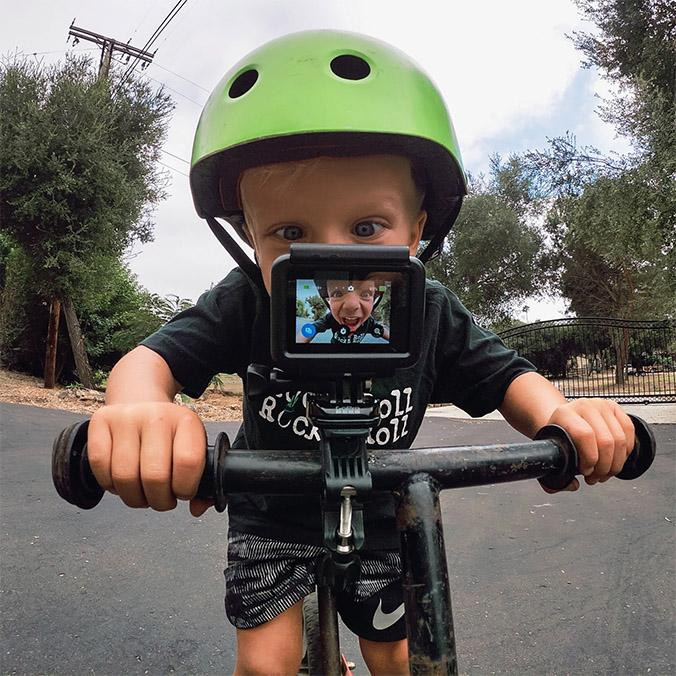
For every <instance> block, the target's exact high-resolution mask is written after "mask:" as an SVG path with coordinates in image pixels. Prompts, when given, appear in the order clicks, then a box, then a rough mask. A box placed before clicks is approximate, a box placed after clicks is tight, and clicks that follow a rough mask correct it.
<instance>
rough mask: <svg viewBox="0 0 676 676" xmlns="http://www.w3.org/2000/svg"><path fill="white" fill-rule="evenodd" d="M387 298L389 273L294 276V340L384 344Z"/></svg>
mask: <svg viewBox="0 0 676 676" xmlns="http://www.w3.org/2000/svg"><path fill="white" fill-rule="evenodd" d="M385 277H387V279H386V278H385ZM391 300H392V273H381V276H380V277H379V276H378V273H371V274H369V275H367V276H366V277H365V278H363V279H335V278H334V279H331V278H326V279H318V278H315V279H297V280H296V343H299V344H300V343H313V344H317V343H331V344H334V345H335V344H343V345H353V344H355V343H359V344H364V345H369V344H373V345H376V344H380V345H388V344H389V342H390V309H391Z"/></svg>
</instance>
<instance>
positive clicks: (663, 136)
mask: <svg viewBox="0 0 676 676" xmlns="http://www.w3.org/2000/svg"><path fill="white" fill-rule="evenodd" d="M577 4H578V6H579V7H580V9H581V10H582V13H583V14H584V15H585V17H586V18H587V19H589V20H591V21H592V22H593V23H595V24H596V26H597V28H598V29H599V30H598V31H596V32H594V33H589V34H587V33H576V34H575V35H574V41H575V44H576V46H577V47H578V48H579V49H580V50H582V51H583V52H584V54H585V55H586V57H587V61H586V63H585V64H584V65H586V66H596V67H597V68H598V69H599V70H600V71H601V74H602V75H603V76H604V77H605V78H607V79H608V80H610V81H612V82H614V83H615V84H616V85H617V90H616V93H615V94H613V96H612V97H611V98H610V99H609V100H607V101H605V103H604V105H603V107H602V108H601V111H600V112H601V116H602V117H603V118H604V119H605V120H607V121H609V122H612V123H613V124H615V125H616V128H617V130H618V132H619V133H620V134H621V135H623V136H625V137H627V138H629V139H630V140H631V142H632V144H633V147H634V151H633V152H632V153H630V154H628V155H626V156H618V155H616V154H615V155H611V156H603V155H601V153H599V151H598V150H596V149H594V148H591V147H578V146H577V143H576V140H575V138H574V137H573V136H571V135H570V134H566V135H564V136H561V137H558V138H555V139H551V140H550V141H549V145H548V148H546V149H545V150H536V151H531V152H528V153H526V154H525V156H524V170H525V172H526V174H527V175H528V176H529V177H530V179H531V181H532V184H533V185H534V186H536V187H537V189H538V190H539V192H540V195H541V196H542V197H543V198H549V199H550V209H549V212H548V214H547V219H546V225H547V231H548V235H549V240H550V243H551V246H550V249H549V251H548V253H547V254H546V255H545V256H543V261H545V262H546V263H547V266H548V268H549V270H550V278H551V280H552V281H553V286H554V287H555V288H556V289H558V291H559V292H560V293H561V294H562V295H564V296H565V297H567V298H568V299H569V300H570V303H571V308H572V309H573V310H574V311H575V312H576V313H577V314H578V315H597V316H608V315H609V316H614V317H626V318H636V319H638V318H650V317H654V316H666V317H672V316H674V314H675V313H676V182H675V181H674V176H675V175H676V153H674V151H673V149H674V147H676V125H675V124H674V119H675V116H676V107H675V105H674V100H675V99H674V96H675V93H676V92H675V78H674V76H675V74H676V50H675V49H674V39H675V38H676V19H675V17H676V14H675V13H674V12H673V6H672V5H671V3H668V2H666V1H665V0H651V1H650V2H647V1H646V0H577Z"/></svg>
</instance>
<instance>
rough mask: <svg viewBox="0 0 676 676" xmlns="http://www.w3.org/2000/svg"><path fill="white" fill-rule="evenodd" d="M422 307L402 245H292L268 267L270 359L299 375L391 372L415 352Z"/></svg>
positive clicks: (417, 267) (419, 267)
mask: <svg viewBox="0 0 676 676" xmlns="http://www.w3.org/2000/svg"><path fill="white" fill-rule="evenodd" d="M424 311H425V268H424V266H423V264H422V263H421V262H420V261H419V260H418V259H417V258H413V257H411V256H410V255H409V250H408V247H405V246H375V245H354V244H348V245H325V244H292V245H291V249H290V253H288V254H285V255H284V256H280V257H279V258H278V259H277V260H276V261H275V262H274V264H273V266H272V294H271V317H270V319H271V331H270V335H271V350H272V358H273V360H274V361H275V364H276V366H277V367H278V368H280V369H281V370H283V371H285V372H288V373H290V374H293V375H297V376H298V375H300V376H303V377H311V378H317V377H319V378H321V377H335V376H342V375H348V374H349V375H351V376H357V377H364V378H367V377H370V376H374V375H386V374H393V373H394V371H395V369H397V368H403V367H407V366H411V365H412V364H414V363H415V362H416V361H417V360H418V357H419V356H420V346H421V342H422V336H421V331H422V326H423V316H424Z"/></svg>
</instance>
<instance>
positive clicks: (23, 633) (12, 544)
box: [0, 404, 676, 675]
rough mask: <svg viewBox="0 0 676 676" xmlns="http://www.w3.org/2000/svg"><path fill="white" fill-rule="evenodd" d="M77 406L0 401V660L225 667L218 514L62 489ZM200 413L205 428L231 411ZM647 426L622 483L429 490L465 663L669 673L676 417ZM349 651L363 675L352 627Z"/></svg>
mask: <svg viewBox="0 0 676 676" xmlns="http://www.w3.org/2000/svg"><path fill="white" fill-rule="evenodd" d="M647 408H649V407H646V409H647ZM642 417H647V416H645V415H644V416H642ZM78 419H81V417H80V416H77V415H75V414H72V413H67V412H63V411H56V410H49V409H39V408H34V407H30V406H20V405H13V404H0V524H1V527H2V531H1V532H2V545H1V549H0V574H1V575H0V611H1V615H2V618H1V620H0V622H1V624H0V626H1V627H2V637H1V638H2V648H1V652H0V654H1V658H0V671H1V672H2V674H44V673H49V674H84V673H96V674H122V673H124V674H167V673H185V674H188V673H190V674H212V673H213V674H216V673H224V672H225V673H228V672H231V671H232V668H233V666H234V654H235V644H234V635H235V632H234V630H233V628H232V627H231V626H230V625H229V624H228V623H227V621H226V620H225V618H224V613H223V601H222V598H223V576H222V569H223V567H224V562H225V539H226V533H227V516H226V515H220V514H216V513H215V512H214V511H213V510H210V511H209V512H208V513H207V514H205V515H204V516H203V517H201V518H199V519H194V518H192V517H190V515H189V513H188V510H187V507H186V505H185V504H181V505H180V506H179V508H178V509H176V510H174V511H172V512H166V513H157V512H153V511H151V510H132V509H129V508H127V507H125V506H124V505H123V504H122V503H121V502H120V501H119V500H118V499H117V498H115V497H114V496H112V495H106V496H105V497H104V499H103V501H102V502H101V504H100V505H99V506H97V507H96V508H95V509H93V510H91V511H84V510H81V509H78V508H76V507H73V506H71V505H68V504H66V503H65V502H63V501H61V500H60V499H59V498H58V496H57V495H56V493H55V491H54V489H53V487H52V484H51V467H50V456H51V445H52V441H53V439H54V437H55V436H56V434H57V433H58V432H59V431H60V430H61V429H62V428H63V427H65V426H66V425H68V424H70V423H71V422H74V421H75V420H78ZM207 427H208V431H209V435H210V438H211V439H212V440H213V437H214V436H215V434H216V432H217V431H220V430H223V431H226V432H227V433H228V434H230V435H231V436H232V435H233V434H234V432H235V431H236V428H237V425H236V424H235V423H223V424H208V425H207ZM654 431H655V435H656V437H657V440H658V451H657V457H656V459H655V462H654V464H653V467H652V468H651V470H650V471H649V472H648V473H647V474H645V475H644V476H643V477H641V478H640V479H638V480H636V481H633V482H625V481H619V480H612V481H609V482H607V483H606V484H603V485H598V486H595V487H593V488H589V487H586V486H585V487H583V489H582V490H580V491H578V492H577V493H561V494H557V495H548V494H546V493H544V492H543V491H542V490H541V489H540V487H539V485H538V484H537V482H535V481H527V482H518V483H511V484H502V485H495V486H485V487H480V488H467V489H457V490H452V491H446V492H444V493H443V494H442V506H443V514H444V529H445V534H446V552H447V559H448V565H449V577H450V583H451V592H452V597H453V616H454V620H455V629H456V642H457V650H458V663H459V668H460V672H461V673H463V674H493V673H497V674H538V675H540V674H582V673H584V674H613V675H615V674H646V673H650V674H671V673H674V671H675V670H676V664H675V662H676V660H675V657H674V656H675V654H676V653H675V650H676V645H675V642H674V628H675V626H674V610H675V602H674V599H675V598H676V593H675V592H676V589H675V583H674V573H675V572H676V571H675V561H674V552H675V547H674V542H675V541H674V524H675V523H676V516H675V514H674V487H675V485H676V464H675V459H674V455H675V453H674V451H675V450H676V424H672V423H660V424H656V425H655V426H654ZM522 439H523V437H521V435H520V434H518V433H517V432H515V431H514V430H512V429H511V428H509V427H508V426H507V425H506V423H504V422H503V421H500V420H478V421H471V420H463V419H458V418H451V417H435V416H432V415H430V416H428V418H427V419H426V421H425V423H424V425H423V427H422V429H421V431H420V434H419V436H418V439H417V441H416V446H418V447H421V446H432V445H464V444H481V443H505V442H511V441H517V440H522ZM345 648H346V652H347V653H348V655H349V657H350V658H352V659H354V660H355V661H356V662H357V665H358V668H357V674H365V673H367V672H366V669H365V667H364V666H363V663H362V662H361V660H360V659H359V658H358V655H357V651H356V643H355V642H354V640H353V639H351V638H349V637H347V635H346V636H345Z"/></svg>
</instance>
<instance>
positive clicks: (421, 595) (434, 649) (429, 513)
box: [202, 440, 575, 676]
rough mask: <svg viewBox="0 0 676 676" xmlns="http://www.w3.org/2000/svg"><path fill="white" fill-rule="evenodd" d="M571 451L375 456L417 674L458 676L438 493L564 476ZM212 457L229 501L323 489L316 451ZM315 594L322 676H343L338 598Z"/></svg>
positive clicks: (547, 448) (328, 591)
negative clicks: (390, 497)
mask: <svg viewBox="0 0 676 676" xmlns="http://www.w3.org/2000/svg"><path fill="white" fill-rule="evenodd" d="M222 442H223V440H221V443H222ZM569 451H570V449H568V450H566V449H565V448H564V444H563V443H562V442H557V441H552V440H543V441H534V442H526V443H517V444H504V445H494V446H480V447H479V446H458V447H448V448H422V449H415V450H389V451H388V450H384V451H383V450H374V451H372V452H371V456H370V463H369V465H370V471H371V475H372V480H373V489H374V490H380V491H391V492H392V493H393V494H394V496H395V500H396V521H397V529H398V531H399V537H400V551H401V556H402V569H403V589H404V608H405V613H404V615H405V620H406V633H407V636H408V650H409V665H410V669H411V673H412V674H457V673H458V670H457V657H456V648H455V633H454V627H453V615H452V609H451V592H450V585H449V580H448V567H447V563H446V551H445V546H444V533H443V525H442V519H441V507H440V502H439V493H440V491H441V490H444V489H448V488H459V487H466V486H481V485H485V484H494V483H501V482H507V481H518V480H521V479H534V478H540V477H544V476H551V475H552V474H558V473H560V472H561V471H565V470H566V469H567V468H568V467H569V466H570V463H571V459H570V457H569V455H570V453H569ZM213 453H214V456H211V457H209V460H208V461H210V462H211V463H213V465H212V466H213V467H214V469H216V473H215V484H216V485H222V486H223V493H224V494H226V495H227V494H231V493H237V492H247V493H251V492H256V493H262V494H267V495H270V494H287V495H289V494H294V495H297V494H299V493H306V494H315V495H316V494H317V493H318V492H319V490H320V489H321V486H322V465H321V462H320V461H319V459H318V458H317V453H316V452H314V453H313V452H308V451H288V450H285V451H283V450H279V451H259V452H256V453H252V452H251V451H248V450H246V451H245V450H239V449H224V448H220V449H219V443H218V440H217V443H216V444H215V445H214V448H213ZM218 454H220V457H218ZM573 466H575V465H573ZM202 497H213V496H210V495H203V496H202ZM317 591H318V603H319V624H320V629H321V636H322V638H323V641H324V645H323V655H322V658H323V659H322V661H323V665H324V668H323V670H322V673H325V674H327V675H329V676H334V675H338V674H339V673H340V672H339V664H340V647H339V643H338V621H337V612H336V601H335V594H334V590H333V588H332V586H331V585H330V584H318V587H317Z"/></svg>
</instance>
